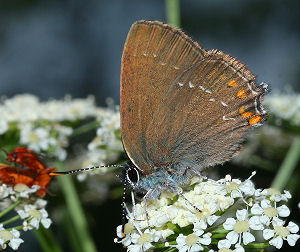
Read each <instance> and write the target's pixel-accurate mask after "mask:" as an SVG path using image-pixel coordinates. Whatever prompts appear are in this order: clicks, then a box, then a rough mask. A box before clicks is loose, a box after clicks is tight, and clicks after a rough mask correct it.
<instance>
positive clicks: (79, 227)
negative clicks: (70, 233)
mask: <svg viewBox="0 0 300 252" xmlns="http://www.w3.org/2000/svg"><path fill="white" fill-rule="evenodd" d="M56 167H57V169H58V170H63V169H62V167H63V164H62V163H61V162H57V163H56ZM57 179H58V181H59V182H60V185H61V188H62V191H63V194H64V197H65V200H66V204H67V208H68V212H69V214H70V218H71V219H72V222H73V224H74V229H75V232H76V234H77V238H78V240H79V241H80V242H79V243H80V244H81V247H82V251H85V252H96V251H97V249H96V246H95V244H94V242H93V240H92V238H91V236H90V234H89V231H88V224H87V220H86V218H85V215H84V212H83V209H82V206H81V204H80V200H79V198H78V195H77V193H76V189H75V186H74V184H73V181H72V178H71V177H70V176H64V175H61V176H58V177H57Z"/></svg>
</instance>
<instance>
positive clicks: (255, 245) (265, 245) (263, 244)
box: [243, 242, 270, 249]
mask: <svg viewBox="0 0 300 252" xmlns="http://www.w3.org/2000/svg"><path fill="white" fill-rule="evenodd" d="M243 247H244V248H252V249H260V248H268V247H270V244H269V243H267V242H261V243H252V244H248V245H243Z"/></svg>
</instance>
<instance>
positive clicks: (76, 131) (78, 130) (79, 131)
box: [71, 120, 99, 137]
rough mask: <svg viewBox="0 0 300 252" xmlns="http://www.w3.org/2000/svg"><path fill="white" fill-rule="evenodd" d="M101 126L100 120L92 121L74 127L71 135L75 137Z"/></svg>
mask: <svg viewBox="0 0 300 252" xmlns="http://www.w3.org/2000/svg"><path fill="white" fill-rule="evenodd" d="M98 127H99V122H98V121H96V120H95V121H92V122H90V123H87V124H84V125H82V126H80V127H78V128H76V129H74V131H73V133H72V135H71V137H75V136H78V135H82V134H85V133H87V132H89V131H91V130H94V129H97V128H98Z"/></svg>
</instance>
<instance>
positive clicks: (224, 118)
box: [223, 116, 235, 121]
mask: <svg viewBox="0 0 300 252" xmlns="http://www.w3.org/2000/svg"><path fill="white" fill-rule="evenodd" d="M223 120H224V121H229V120H233V121H235V119H234V118H231V117H229V118H227V117H226V116H223Z"/></svg>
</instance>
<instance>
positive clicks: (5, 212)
mask: <svg viewBox="0 0 300 252" xmlns="http://www.w3.org/2000/svg"><path fill="white" fill-rule="evenodd" d="M21 202H22V200H20V199H18V200H17V201H16V202H15V203H13V204H12V205H10V206H9V207H8V208H6V209H4V210H3V211H2V212H1V213H0V218H1V217H3V216H4V215H6V214H7V213H9V212H10V211H11V210H13V209H14V208H15V207H16V206H17V205H19V204H20V203H21Z"/></svg>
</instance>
